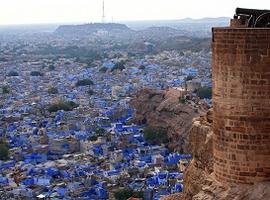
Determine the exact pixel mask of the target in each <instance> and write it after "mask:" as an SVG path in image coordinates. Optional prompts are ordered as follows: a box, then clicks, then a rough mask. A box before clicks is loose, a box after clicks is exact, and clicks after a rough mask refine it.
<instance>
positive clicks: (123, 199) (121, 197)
mask: <svg viewBox="0 0 270 200" xmlns="http://www.w3.org/2000/svg"><path fill="white" fill-rule="evenodd" d="M113 195H114V198H115V199H116V200H127V199H128V198H130V197H134V198H143V192H137V191H134V190H132V189H129V188H124V189H119V190H117V191H115V192H114V194H113Z"/></svg>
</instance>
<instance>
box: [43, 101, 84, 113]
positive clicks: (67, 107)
mask: <svg viewBox="0 0 270 200" xmlns="http://www.w3.org/2000/svg"><path fill="white" fill-rule="evenodd" d="M78 106H79V105H78V104H76V103H75V102H73V101H59V102H57V103H54V104H51V105H49V106H48V111H49V112H57V111H59V110H64V111H72V110H73V109H74V108H77V107H78Z"/></svg>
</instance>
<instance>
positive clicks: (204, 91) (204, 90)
mask: <svg viewBox="0 0 270 200" xmlns="http://www.w3.org/2000/svg"><path fill="white" fill-rule="evenodd" d="M194 92H195V93H196V94H197V96H198V97H200V98H201V99H205V98H207V99H211V98H212V89H211V88H208V87H201V88H199V89H197V90H195V91H194Z"/></svg>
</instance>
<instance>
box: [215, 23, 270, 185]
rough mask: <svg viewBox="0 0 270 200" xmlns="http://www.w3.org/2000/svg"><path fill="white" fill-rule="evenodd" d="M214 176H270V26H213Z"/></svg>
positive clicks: (226, 178) (249, 180)
mask: <svg viewBox="0 0 270 200" xmlns="http://www.w3.org/2000/svg"><path fill="white" fill-rule="evenodd" d="M212 40H213V41H212V51H213V55H212V56H213V58H212V62H213V63H212V65H213V67H212V70H213V71H212V74H213V110H214V120H213V128H214V147H213V148H214V174H215V177H216V179H217V180H219V181H221V182H235V183H245V184H252V183H255V182H257V181H265V180H268V181H269V180H270V29H260V28H256V29H255V28H213V39H212Z"/></svg>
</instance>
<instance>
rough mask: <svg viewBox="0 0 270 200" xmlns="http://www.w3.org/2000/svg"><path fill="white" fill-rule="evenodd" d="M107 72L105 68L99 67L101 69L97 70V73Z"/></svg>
mask: <svg viewBox="0 0 270 200" xmlns="http://www.w3.org/2000/svg"><path fill="white" fill-rule="evenodd" d="M107 70H108V69H107V68H106V67H101V68H100V69H99V71H100V72H103V73H105V72H107Z"/></svg>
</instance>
